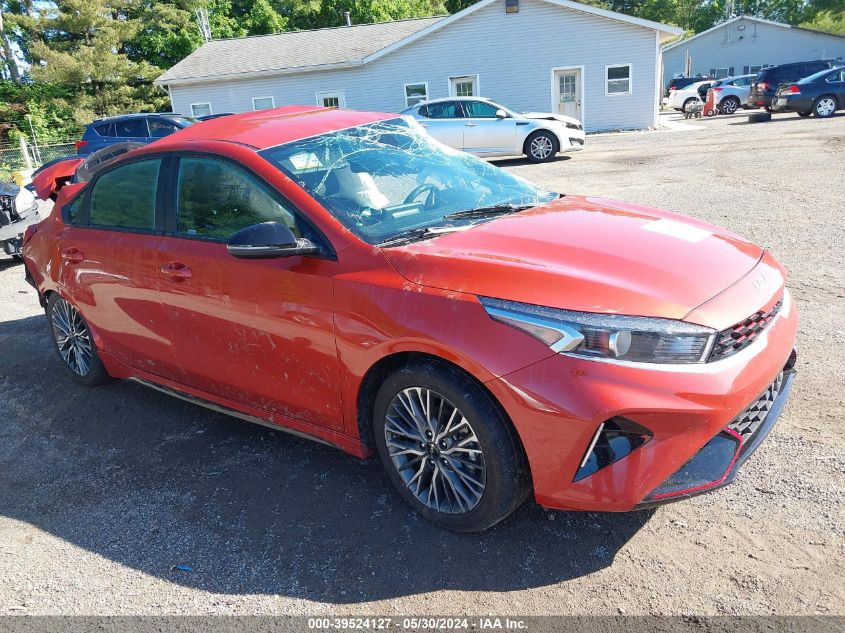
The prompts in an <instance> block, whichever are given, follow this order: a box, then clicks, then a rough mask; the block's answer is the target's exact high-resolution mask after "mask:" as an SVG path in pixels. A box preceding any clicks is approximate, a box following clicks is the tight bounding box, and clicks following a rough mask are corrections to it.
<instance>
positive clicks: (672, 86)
mask: <svg viewBox="0 0 845 633" xmlns="http://www.w3.org/2000/svg"><path fill="white" fill-rule="evenodd" d="M708 79H710V77H672V79H670V80H669V83H668V84H666V96H667V97H668V96H669V93H671V92H672V91H673V90H683V89H684V88H686V87H687V86H691V85H692V84H695V83H698V82H699V81H707V80H708Z"/></svg>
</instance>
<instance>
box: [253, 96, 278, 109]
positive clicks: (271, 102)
mask: <svg viewBox="0 0 845 633" xmlns="http://www.w3.org/2000/svg"><path fill="white" fill-rule="evenodd" d="M256 99H269V100H270V107H269V108H256V107H255V100H256ZM275 107H276V99H274V98H273V97H272V96H267V97H253V98H252V111H253V112H259V111H260V110H272V109H273V108H275Z"/></svg>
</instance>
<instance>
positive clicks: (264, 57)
mask: <svg viewBox="0 0 845 633" xmlns="http://www.w3.org/2000/svg"><path fill="white" fill-rule="evenodd" d="M442 19H443V16H439V17H434V18H419V19H415V20H398V21H394V22H381V23H377V24H359V25H354V26H341V27H335V28H327V29H317V30H313V31H291V32H288V33H278V34H275V35H260V36H253V37H242V38H233V39H226V40H212V41H210V42H206V43H205V44H203V45H202V46H201V47H200V48H199V49H198V50H196V51H194V52H193V53H192V54H190V55H188V57H186V58H185V59H183V60H182V61H180V62H179V63H178V64H176V65H175V66H173V67H172V68H170V70H168V71H167V72H165V73H164V74H163V75H161V76H160V77H159V78H158V79H157V80H156V83H158V84H167V83H169V82H171V81H184V80H191V79H211V78H216V79H222V78H225V77H226V76H228V75H240V74H244V73H264V72H274V71H288V72H290V71H295V70H299V69H301V70H305V69H307V68H309V67H315V66H331V65H335V64H354V63H360V62H361V60H362V59H363V58H365V57H367V56H368V55H371V54H372V53H375V52H377V51H380V50H381V49H383V48H385V47H387V46H390V45H391V44H394V43H396V42H398V41H400V40H402V39H404V38H406V37H408V36H409V35H412V34H414V33H416V32H417V31H420V30H422V29H424V28H426V27H428V26H430V25H432V24H434V23H435V22H438V21H439V20H442Z"/></svg>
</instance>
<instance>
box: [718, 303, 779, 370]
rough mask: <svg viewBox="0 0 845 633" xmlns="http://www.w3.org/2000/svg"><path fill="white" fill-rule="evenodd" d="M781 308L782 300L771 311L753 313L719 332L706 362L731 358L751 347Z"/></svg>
mask: <svg viewBox="0 0 845 633" xmlns="http://www.w3.org/2000/svg"><path fill="white" fill-rule="evenodd" d="M782 306H783V299H780V300H779V301H778V302H777V303H776V304H775V305H773V306H772V309H771V310H768V311H766V312H764V311H762V310H760V311H759V312H755V313H754V314H752V315H751V316H750V317H748V318H747V319H745V320H744V321H740V322H739V323H737V324H736V325H734V326H732V327H729V328H728V329H727V330H722V331H721V332H719V335H718V338H717V339H716V343H715V344H714V345H713V350H712V351H711V352H710V358H709V359H708V360H710V361H714V360H721V359H722V358H727V357H728V356H733V355H734V354H736V353H737V352H738V351H740V350H742V349H745V348H746V347H748V346H749V345H751V343H753V342H754V339H756V338H757V337H758V336H759V335H760V332H762V331H763V330H765V329H766V326H767V325H769V323H770V322H771V320H772V319H774V318H775V316H777V313H778V312H780V309H781V307H782Z"/></svg>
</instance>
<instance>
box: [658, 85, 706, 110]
mask: <svg viewBox="0 0 845 633" xmlns="http://www.w3.org/2000/svg"><path fill="white" fill-rule="evenodd" d="M712 85H713V81H712V80H709V79H708V80H706V81H698V82H696V83H694V84H690V85H689V86H687V87H686V88H681V89H679V90H673V91H672V93H671V94H670V95H669V107H670V108H674V109H675V110H678V111H679V112H683V111H684V110H685V109H686V107H687V105H689V104H690V103H697V102H699V101H704V100H705V99H706V98H707V90H708V89H709V88H710V86H712Z"/></svg>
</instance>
